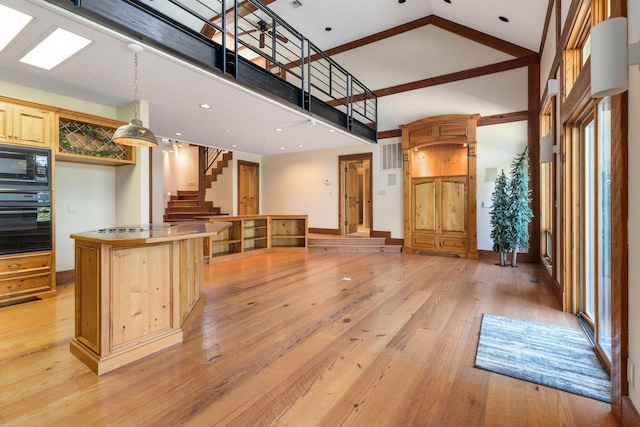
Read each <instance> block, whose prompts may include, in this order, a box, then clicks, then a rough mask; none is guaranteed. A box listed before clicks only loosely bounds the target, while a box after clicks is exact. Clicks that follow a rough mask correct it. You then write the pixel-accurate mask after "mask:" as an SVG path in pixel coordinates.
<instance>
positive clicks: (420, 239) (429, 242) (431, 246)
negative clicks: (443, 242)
mask: <svg viewBox="0 0 640 427" xmlns="http://www.w3.org/2000/svg"><path fill="white" fill-rule="evenodd" d="M413 247H414V248H416V249H425V250H429V251H435V250H437V249H438V237H437V236H425V235H421V234H417V235H416V234H414V236H413Z"/></svg>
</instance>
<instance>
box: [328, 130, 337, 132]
mask: <svg viewBox="0 0 640 427" xmlns="http://www.w3.org/2000/svg"><path fill="white" fill-rule="evenodd" d="M335 131H336V130H335V129H329V130H328V132H335Z"/></svg>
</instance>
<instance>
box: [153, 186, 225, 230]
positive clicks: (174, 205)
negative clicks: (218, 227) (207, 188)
mask: <svg viewBox="0 0 640 427" xmlns="http://www.w3.org/2000/svg"><path fill="white" fill-rule="evenodd" d="M218 215H220V208H217V207H214V206H213V202H204V205H198V192H197V191H180V190H179V191H178V195H177V196H173V195H172V196H171V199H170V200H169V203H168V204H167V208H166V209H165V212H164V222H183V221H195V217H203V216H218Z"/></svg>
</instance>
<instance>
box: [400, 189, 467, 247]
mask: <svg viewBox="0 0 640 427" xmlns="http://www.w3.org/2000/svg"><path fill="white" fill-rule="evenodd" d="M412 186H413V199H414V203H413V213H412V218H413V224H412V245H411V246H412V247H414V248H421V249H424V250H427V251H434V252H453V253H459V252H466V251H467V243H468V242H467V240H468V239H467V236H468V227H467V177H442V178H420V179H416V180H414V182H413V184H412Z"/></svg>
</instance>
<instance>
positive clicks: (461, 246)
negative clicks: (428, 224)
mask: <svg viewBox="0 0 640 427" xmlns="http://www.w3.org/2000/svg"><path fill="white" fill-rule="evenodd" d="M440 250H442V251H454V252H460V251H466V250H467V239H466V238H465V237H446V236H440Z"/></svg>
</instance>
